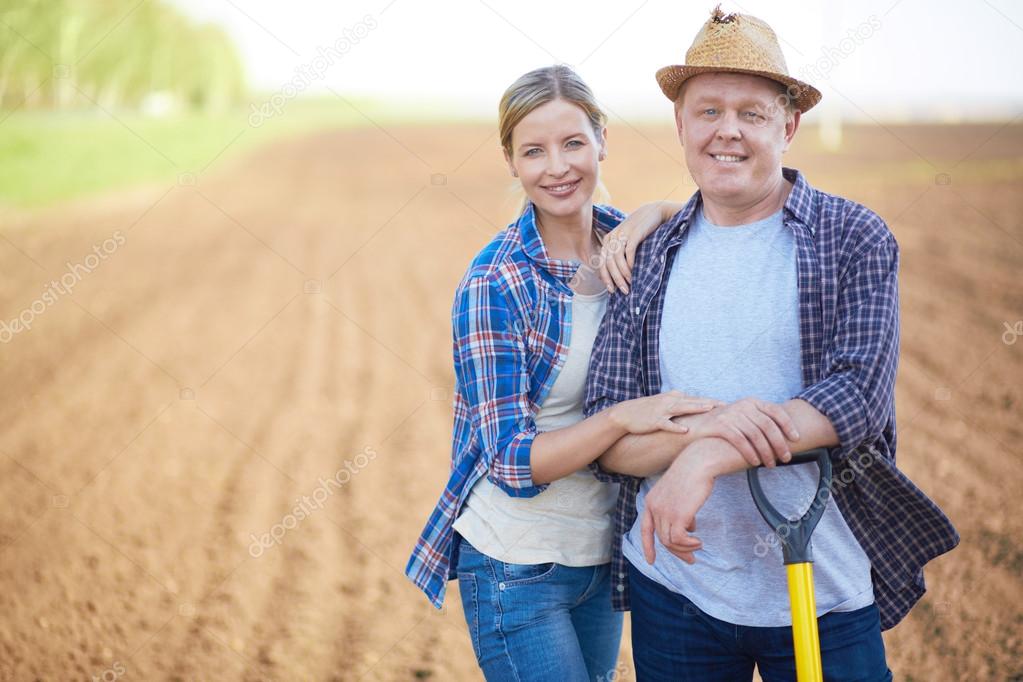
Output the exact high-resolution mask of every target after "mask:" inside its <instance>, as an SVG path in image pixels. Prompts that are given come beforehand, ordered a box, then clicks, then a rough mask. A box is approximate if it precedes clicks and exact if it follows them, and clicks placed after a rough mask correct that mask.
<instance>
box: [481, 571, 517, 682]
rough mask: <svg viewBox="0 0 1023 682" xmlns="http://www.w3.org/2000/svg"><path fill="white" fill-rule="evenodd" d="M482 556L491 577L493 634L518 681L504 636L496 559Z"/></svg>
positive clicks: (506, 639)
mask: <svg viewBox="0 0 1023 682" xmlns="http://www.w3.org/2000/svg"><path fill="white" fill-rule="evenodd" d="M482 556H483V561H484V564H485V565H486V567H487V571H488V572H489V573H490V579H491V594H492V595H493V596H492V602H493V605H494V634H495V635H497V639H498V640H499V641H500V642H501V650H502V652H503V654H504V657H505V660H506V661H508V668H509V669H510V670H511V672H512V675H513V676H514V678H515V681H516V682H519V680H520V677H519V671H518V668H516V667H515V658H514V657H513V656H512V655H511V651H510V650H509V649H508V638H507V637H505V636H504V609H503V608H502V607H501V580H500V579H498V577H497V567H496V566H495V563H497V561H496V560H495V559H492V558H490V557H489V556H487V555H486V554H483V555H482ZM501 573H502V575H503V574H504V570H503V569H502V571H501Z"/></svg>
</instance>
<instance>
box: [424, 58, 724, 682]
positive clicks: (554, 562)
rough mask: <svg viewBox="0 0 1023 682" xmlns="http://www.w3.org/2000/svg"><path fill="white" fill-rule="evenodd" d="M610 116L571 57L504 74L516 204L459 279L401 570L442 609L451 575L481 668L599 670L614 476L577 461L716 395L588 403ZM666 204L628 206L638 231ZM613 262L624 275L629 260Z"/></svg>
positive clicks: (705, 405) (613, 625) (604, 650)
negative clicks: (441, 397)
mask: <svg viewBox="0 0 1023 682" xmlns="http://www.w3.org/2000/svg"><path fill="white" fill-rule="evenodd" d="M605 121H606V117H605V115H604V114H603V112H602V111H601V110H600V108H599V107H598V105H597V103H596V101H595V100H594V97H593V94H592V93H591V92H590V90H589V88H588V87H587V86H586V84H585V83H583V82H582V80H581V79H580V78H579V77H578V76H577V75H576V74H575V73H574V72H573V71H572V70H571V69H569V68H567V67H564V66H553V67H548V68H543V69H538V70H536V71H532V72H530V73H527V74H525V75H524V76H522V77H521V78H519V79H518V80H517V81H516V82H515V83H513V84H512V85H511V87H509V88H508V90H507V91H506V92H505V94H504V97H503V98H502V100H501V105H500V133H501V146H502V147H503V149H504V156H505V160H506V161H507V164H508V168H509V170H510V172H511V174H512V176H514V177H516V178H518V180H519V182H520V183H521V184H522V188H523V190H524V191H525V193H526V197H527V202H526V206H525V208H524V210H523V212H522V215H521V216H520V217H519V219H518V220H517V221H516V222H515V223H513V224H512V225H510V226H509V227H508V229H507V230H505V231H503V232H502V233H500V234H499V235H497V237H495V239H494V240H493V241H492V242H491V243H490V244H488V245H487V246H486V247H485V248H484V249H483V250H482V251H481V252H480V253H479V254H478V255H477V257H476V258H475V259H474V260H473V262H472V264H471V265H470V266H469V269H468V271H467V272H466V275H465V277H464V278H463V279H462V282H461V283H460V284H459V287H458V290H457V292H456V295H455V302H454V308H453V327H454V356H455V357H454V361H455V375H456V379H457V391H456V396H455V426H454V446H453V461H452V472H451V477H450V479H449V482H448V484H447V487H446V489H445V491H444V494H443V495H442V496H441V499H440V502H439V503H438V505H437V508H436V509H435V510H434V512H433V514H432V515H431V517H430V519H429V521H428V523H427V526H426V528H425V530H424V532H423V535H422V537H421V538H420V540H419V542H418V543H417V545H416V548H415V551H414V552H413V554H412V557H411V559H410V560H409V564H408V567H407V568H406V573H407V574H408V576H409V577H410V578H411V579H412V580H413V582H415V583H416V584H417V585H419V586H420V587H421V588H422V589H423V590H424V591H425V592H426V593H427V595H428V596H429V597H430V599H431V601H433V603H434V604H435V605H436V606H437V607H438V608H439V607H440V606H441V604H442V602H443V598H444V592H445V588H446V583H447V581H448V579H449V578H454V577H456V576H457V578H458V581H459V592H460V594H461V598H462V606H463V609H464V611H465V617H466V622H467V624H468V626H469V631H470V634H471V637H472V644H473V650H474V652H475V654H476V657H477V660H478V662H479V664H480V667H481V668H482V669H483V672H484V673H485V675H486V677H487V679H488V680H535V679H559V680H565V681H575V680H595V679H598V678H603V679H610V675H611V673H612V671H613V670H614V668H615V664H616V661H617V657H618V646H619V640H620V636H621V625H622V619H621V618H622V616H621V614H620V613H616V612H614V611H613V610H612V608H611V596H610V595H611V592H610V590H611V587H610V574H609V573H610V571H609V563H608V562H609V561H610V548H611V534H612V518H611V517H612V512H613V509H614V505H615V501H616V496H617V484H608V483H602V482H600V481H598V480H597V479H596V478H595V477H594V476H593V474H592V473H591V472H590V471H589V468H588V467H589V465H591V464H592V463H593V462H594V460H596V459H597V458H598V457H599V456H600V455H601V454H603V453H604V451H605V450H607V449H608V448H609V447H610V446H611V445H612V444H614V443H615V441H617V440H618V439H619V438H621V437H623V436H625V435H627V434H642V433H649V432H652V431H656V430H660V429H663V430H667V431H675V432H682V433H684V432H685V431H686V429H685V427H683V426H681V425H679V424H678V423H676V422H673V421H672V417H675V416H677V415H684V414H696V413H702V412H706V411H708V410H710V409H712V408H713V407H714V406H715V405H716V403H714V402H713V401H710V400H704V399H694V398H689V397H687V396H684V395H682V394H681V393H679V392H671V393H665V394H661V395H657V396H651V397H646V398H640V399H637V400H630V401H626V402H622V403H619V404H617V405H615V406H613V407H611V408H608V409H607V410H604V411H603V412H600V413H599V414H595V415H593V416H592V417H590V418H588V419H583V416H582V409H583V398H584V391H585V383H586V371H587V367H588V364H589V356H590V350H591V348H592V345H593V340H594V338H595V335H596V333H597V327H598V325H599V324H600V321H601V318H602V317H603V314H604V308H605V304H606V299H607V297H608V296H609V292H610V290H611V288H612V285H611V279H610V276H609V275H608V274H607V273H598V272H597V270H596V268H595V267H591V266H597V265H599V262H600V256H601V239H602V238H603V237H604V235H605V234H606V233H607V231H609V230H611V229H613V228H614V227H615V226H617V225H618V224H619V223H620V222H621V221H622V219H623V218H624V215H623V214H622V213H620V212H619V211H617V210H616V209H614V208H611V207H608V206H601V205H595V204H594V203H593V193H594V190H595V189H596V188H597V186H598V183H599V164H600V162H601V161H603V160H604V158H605V157H606V155H607V143H606V140H607V131H606V128H605ZM672 209H674V210H677V209H678V205H670V204H665V205H663V207H662V205H660V204H651V205H647V206H645V207H644V208H643V210H642V211H637V213H638V214H639V216H638V217H636V219H635V220H630V223H631V225H630V229H631V230H632V232H631V233H632V234H633V235H634V237H633V238H634V239H635V238H642V236H645V235H646V234H648V233H649V232H650V231H651V230H652V229H653V228H654V227H656V226H657V225H659V224H660V223H661V222H663V221H664V220H667V219H668V218H669V217H670V215H671V212H673V211H672ZM617 255H618V256H619V257H623V254H621V253H620V254H617ZM614 275H615V277H616V280H615V281H621V282H622V284H623V285H624V284H625V280H624V279H623V275H625V276H627V269H626V268H625V263H624V262H623V263H622V267H621V269H616V271H615V272H614ZM602 276H603V277H604V278H606V279H605V282H604V283H602V282H601V278H602ZM694 542H695V541H694Z"/></svg>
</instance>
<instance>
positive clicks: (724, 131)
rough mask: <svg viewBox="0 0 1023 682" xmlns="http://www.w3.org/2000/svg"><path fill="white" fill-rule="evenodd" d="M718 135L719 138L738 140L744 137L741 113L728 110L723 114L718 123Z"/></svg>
mask: <svg viewBox="0 0 1023 682" xmlns="http://www.w3.org/2000/svg"><path fill="white" fill-rule="evenodd" d="M716 135H717V138H718V139H719V140H738V139H740V138H742V129H741V128H740V127H739V115H738V114H737V113H735V112H728V113H726V114H725V115H724V116H722V117H721V119H720V122H719V123H718V129H717V133H716Z"/></svg>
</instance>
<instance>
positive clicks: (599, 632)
mask: <svg viewBox="0 0 1023 682" xmlns="http://www.w3.org/2000/svg"><path fill="white" fill-rule="evenodd" d="M455 540H456V542H457V541H460V542H461V551H460V553H459V557H458V568H457V573H458V590H459V592H460V593H461V596H462V609H463V610H464V611H465V621H466V623H467V624H468V626H469V634H470V636H471V637H472V648H473V651H474V652H475V653H476V660H477V661H478V662H479V665H480V668H482V669H483V674H484V675H485V676H486V678H487V680H488V681H489V682H503V681H504V680H510V681H512V680H513V681H515V682H528V681H529V680H557V681H558V682H585V681H587V680H589V681H591V682H609V681H610V680H613V679H618V677H619V676H618V675H616V674H615V664H616V663H617V661H618V645H619V643H620V642H621V638H622V614H621V613H618V612H615V611H614V610H612V608H611V570H610V564H603V565H601V566H587V567H585V568H577V567H573V566H564V565H562V564H554V563H545V564H509V563H505V562H503V561H498V560H497V559H492V558H490V557H488V556H486V555H485V554H482V553H480V551H479V550H477V549H476V548H475V547H473V546H472V545H471V544H469V542H468V541H467V540H465V539H464V538H461V537H460V536H457V535H456V537H455Z"/></svg>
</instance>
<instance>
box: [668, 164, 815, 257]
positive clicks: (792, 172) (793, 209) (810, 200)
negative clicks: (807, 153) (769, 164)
mask: <svg viewBox="0 0 1023 682" xmlns="http://www.w3.org/2000/svg"><path fill="white" fill-rule="evenodd" d="M781 172H782V175H783V176H784V178H785V179H786V180H788V181H789V182H791V183H792V191H791V192H789V196H788V199H786V200H785V206H784V210H785V213H786V214H787V215H788V216H790V217H792V218H794V219H795V221H796V222H798V223H801V224H802V225H804V226H805V227H806V229H808V230H809V231H810V235H811V236H812V235H814V234H815V233H816V232H817V203H816V202H815V201H814V190H813V187H811V186H810V183H808V182H807V181H806V178H804V177H803V174H802V173H800V172H799V171H798V170H796V169H795V168H784V167H783V168H782V169H781ZM702 201H703V198H702V197H701V195H700V190H696V192H695V193H693V196H692V197H690V199H689V201H688V202H686V205H685V206H683V207H682V210H681V211H679V212H678V213H676V214H675V215H674V216H673V217H672V218H671V220H669V221H668V222H669V224H670V225H671V227H669V228H668V229H666V230H658V233H659V234H658V237H659V239H660V243H659V244H658V245H657V247H658V248H657V252H660V251H661V250H663V247H664V246H666V245H667V242H668V241H669V240H670V239H671V238H672V237H676V236H679V234H680V232H681V230H682V229H683V228H684V227H685V226H686V225H688V224H689V222H690V221H691V220H692V219H693V216H694V215H695V214H696V210H697V209H698V208H699V207H700V204H701V202H702Z"/></svg>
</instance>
